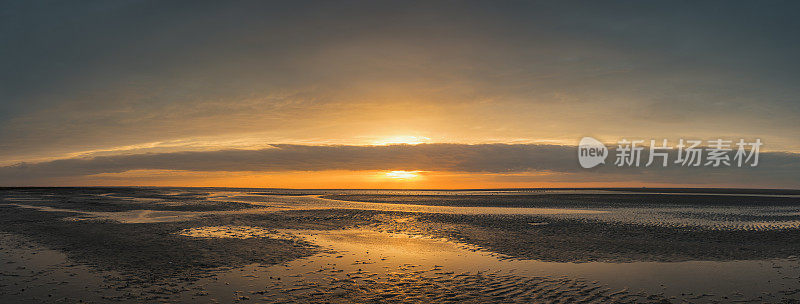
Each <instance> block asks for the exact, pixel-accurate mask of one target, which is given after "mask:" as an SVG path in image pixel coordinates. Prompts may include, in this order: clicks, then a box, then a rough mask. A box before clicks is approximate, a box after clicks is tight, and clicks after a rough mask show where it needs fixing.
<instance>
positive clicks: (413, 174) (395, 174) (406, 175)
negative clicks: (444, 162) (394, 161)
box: [385, 171, 419, 180]
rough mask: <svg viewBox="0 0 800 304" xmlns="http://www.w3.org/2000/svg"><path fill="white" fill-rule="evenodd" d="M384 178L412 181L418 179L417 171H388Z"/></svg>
mask: <svg viewBox="0 0 800 304" xmlns="http://www.w3.org/2000/svg"><path fill="white" fill-rule="evenodd" d="M385 176H386V177H388V178H391V179H397V180H407V179H414V178H417V177H419V171H390V172H386V174H385Z"/></svg>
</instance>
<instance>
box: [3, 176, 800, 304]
mask: <svg viewBox="0 0 800 304" xmlns="http://www.w3.org/2000/svg"><path fill="white" fill-rule="evenodd" d="M798 252H800V193H797V192H794V191H780V190H759V191H754V190H738V189H735V190H729V191H726V190H724V189H722V190H721V189H645V190H643V189H538V190H471V191H444V190H429V191H428V190H424V191H423V190H418V191H403V190H282V189H240V188H139V187H135V188H3V189H0V257H2V259H0V302H2V303H42V302H46V303H79V302H84V303H85V302H89V303H105V302H121V303H140V302H165V303H185V302H190V303H214V302H219V303H239V302H241V303H251V302H269V303H276V302H287V303H288V302H294V303H296V302H308V303H318V302H330V303H345V302H348V303H362V302H370V303H372V302H403V303H406V302H426V303H427V302H445V303H447V302H462V303H463V302H466V303H487V302H488V303H509V302H520V303H530V302H537V303H564V302H587V303H648V302H650V303H731V302H743V303H764V302H769V303H794V302H797V301H799V300H800V260H798V258H797V256H796V255H797V253H798Z"/></svg>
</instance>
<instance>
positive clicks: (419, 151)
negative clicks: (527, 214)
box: [0, 1, 800, 188]
mask: <svg viewBox="0 0 800 304" xmlns="http://www.w3.org/2000/svg"><path fill="white" fill-rule="evenodd" d="M0 39H2V45H3V47H0V186H89V185H99V186H109V185H151V186H230V187H288V188H507V187H599V186H614V187H642V186H654V187H655V186H675V187H760V188H800V154H798V153H800V136H798V135H800V132H799V131H798V127H800V124H799V123H798V121H799V119H800V97H798V96H800V94H798V93H800V92H798V91H800V86H798V85H797V84H798V83H800V72H798V71H800V59H798V56H797V54H800V4H798V3H797V2H794V1H80V2H73V1H3V2H2V3H0ZM585 136H591V137H594V138H597V139H599V140H601V141H602V142H604V143H606V144H608V145H609V146H610V147H612V148H613V147H614V146H615V145H616V143H617V142H618V141H619V140H620V139H623V138H627V139H642V140H645V141H646V142H649V140H651V139H654V140H661V139H669V141H670V142H671V144H673V145H674V144H675V143H677V141H678V140H679V139H681V138H683V139H699V140H711V139H717V138H724V139H729V140H733V141H737V140H738V139H746V140H748V141H753V140H755V139H760V140H761V141H762V142H763V143H764V145H763V146H762V147H761V148H762V151H761V161H760V163H759V165H758V167H744V168H710V167H709V168H706V167H704V168H680V167H678V168H673V167H670V168H666V169H659V168H615V166H614V165H613V164H612V162H613V159H611V160H610V161H608V162H607V163H606V164H605V165H602V166H600V167H598V168H593V169H583V168H581V167H580V166H579V165H578V160H577V147H576V145H577V144H578V142H579V140H580V139H581V138H582V137H585ZM612 158H613V157H612Z"/></svg>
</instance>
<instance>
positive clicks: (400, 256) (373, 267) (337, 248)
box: [196, 227, 800, 302]
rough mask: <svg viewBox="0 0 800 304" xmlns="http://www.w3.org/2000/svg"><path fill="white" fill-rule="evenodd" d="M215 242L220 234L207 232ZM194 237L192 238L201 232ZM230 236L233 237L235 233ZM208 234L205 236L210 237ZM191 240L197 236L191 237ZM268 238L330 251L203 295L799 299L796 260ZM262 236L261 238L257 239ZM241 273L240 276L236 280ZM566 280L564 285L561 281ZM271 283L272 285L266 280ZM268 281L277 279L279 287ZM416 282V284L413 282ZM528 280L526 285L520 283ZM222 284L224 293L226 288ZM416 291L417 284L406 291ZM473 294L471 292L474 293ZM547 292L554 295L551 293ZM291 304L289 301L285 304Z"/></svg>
mask: <svg viewBox="0 0 800 304" xmlns="http://www.w3.org/2000/svg"><path fill="white" fill-rule="evenodd" d="M209 229H210V230H212V231H214V232H215V233H216V234H217V236H219V235H220V234H219V233H220V231H223V230H225V229H224V227H211V228H209ZM201 230H202V229H198V230H196V231H201ZM232 230H235V231H241V230H240V229H238V228H234V229H232ZM213 234H214V233H210V234H206V235H204V236H210V235H213ZM198 235H199V234H198ZM274 235H282V237H285V236H286V235H293V236H296V237H301V238H303V239H305V240H308V241H311V242H313V243H315V244H318V245H320V246H323V247H324V248H327V249H330V250H332V251H333V253H322V254H318V255H315V256H312V257H308V258H303V259H298V260H295V261H292V262H289V263H286V264H282V265H275V266H270V267H258V266H257V265H253V266H250V267H247V268H246V269H245V270H231V271H228V272H223V273H221V274H219V276H218V280H208V281H205V282H201V283H200V284H201V285H202V284H207V287H206V288H208V289H210V290H217V293H220V294H226V293H227V294H230V293H233V291H237V290H238V291H240V293H242V294H247V292H246V290H247V289H244V290H242V287H243V286H245V287H246V286H252V287H254V289H251V290H250V291H249V292H250V294H253V292H259V291H263V288H259V287H261V285H262V284H263V282H264V281H266V282H268V283H269V284H271V285H270V286H271V287H270V288H269V290H270V292H267V293H263V294H268V295H272V296H276V295H281V294H284V293H288V294H291V295H292V296H294V297H298V298H302V293H303V292H315V290H314V289H311V288H300V287H303V286H307V285H308V284H309V282H315V281H316V282H318V284H328V282H330V281H336V280H343V282H341V283H343V284H344V283H354V282H357V281H358V280H356V279H354V277H356V276H357V277H358V278H359V279H361V278H368V279H369V280H387V279H389V278H391V277H392V275H395V276H403V274H405V275H407V276H408V277H411V278H416V277H425V278H438V279H442V280H445V281H446V280H448V279H451V278H452V277H453V276H464V277H468V276H473V275H476V274H491V275H492V276H494V277H495V278H497V280H499V281H501V282H506V283H514V282H518V281H525V282H527V283H528V284H525V285H520V286H508V288H507V289H508V290H506V291H507V292H508V293H512V292H515V291H516V292H520V293H524V292H525V291H528V290H529V289H531V288H535V287H537V285H542V284H546V283H548V282H551V281H548V280H552V279H555V278H559V279H560V280H562V281H560V285H561V287H559V288H557V289H558V290H557V291H558V292H562V293H566V294H572V293H574V294H576V295H578V294H581V292H582V291H584V290H585V289H588V288H591V287H597V289H595V290H594V291H595V292H597V293H601V291H602V293H605V294H612V293H615V292H623V291H624V292H623V294H625V295H627V296H629V297H632V298H633V299H635V298H637V297H642V298H643V297H644V296H643V295H647V294H659V295H663V296H665V297H666V298H673V299H679V300H691V301H702V302H713V301H734V300H741V301H757V302H758V301H777V300H778V299H780V297H781V296H784V295H787V294H794V293H797V292H799V291H800V289H798V288H797V282H798V279H800V262H798V260H797V259H785V260H769V261H732V262H712V261H691V262H674V263H655V262H634V263H601V262H589V263H556V262H542V261H535V260H517V259H507V258H503V257H502V256H499V255H497V254H493V253H491V252H486V251H482V250H478V249H476V248H474V247H472V246H469V245H466V244H459V243H454V242H450V241H447V240H443V239H431V238H427V237H420V236H414V235H407V234H393V233H384V232H376V231H371V230H363V229H354V230H335V231H314V230H280V231H276V232H274ZM262 236H264V235H262ZM242 271H244V272H245V273H246V274H247V275H246V276H242ZM562 276H563V277H566V278H569V279H566V278H562ZM266 278H272V279H266ZM275 278H281V280H280V282H277V281H278V280H277V279H275ZM417 279H418V278H417ZM527 280H532V281H527ZM226 284H227V285H226ZM409 284H417V282H414V283H409ZM476 288H477V287H476ZM554 292H555V291H554ZM288 298H292V297H288Z"/></svg>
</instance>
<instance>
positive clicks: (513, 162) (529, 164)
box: [0, 144, 800, 187]
mask: <svg viewBox="0 0 800 304" xmlns="http://www.w3.org/2000/svg"><path fill="white" fill-rule="evenodd" d="M576 155H577V149H576V147H574V146H560V145H538V144H478V145H468V144H420V145H387V146H348V145H286V144H281V145H272V146H271V147H270V148H266V149H260V150H218V151H192V152H169V153H145V154H132V155H115V156H100V157H94V158H71V159H61V160H55V161H49V162H41V163H21V164H17V165H13V166H7V167H0V184H3V185H15V184H20V183H22V182H25V183H36V182H37V181H39V182H43V181H46V180H48V179H51V178H62V177H80V176H87V175H94V174H102V173H120V172H126V171H131V170H181V171H194V172H220V171H229V172H241V171H249V172H288V171H327V170H353V171H362V170H421V171H445V172H465V173H482V174H508V173H524V172H548V173H550V174H551V176H552V178H553V179H555V180H571V181H582V182H592V181H608V180H616V181H640V182H642V181H643V182H660V183H675V184H691V183H702V184H725V183H729V184H748V183H749V184H754V185H755V184H758V185H769V186H773V187H798V186H800V155H798V154H795V153H783V152H765V153H761V154H760V163H759V166H757V167H743V168H737V167H723V168H713V167H699V168H685V167H678V166H669V167H667V168H660V167H647V168H645V167H639V168H631V167H621V168H619V167H615V166H613V157H614V152H613V151H611V152H610V159H609V161H607V164H606V165H605V166H601V167H598V168H594V169H589V170H587V169H582V168H580V167H579V165H578V162H577V157H576ZM672 159H674V155H672ZM646 160H647V154H644V155H643V163H642V164H644V163H645V162H646Z"/></svg>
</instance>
